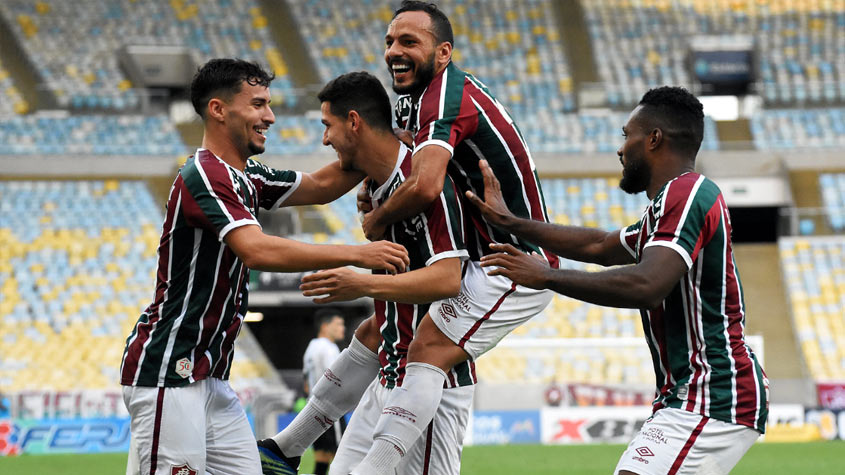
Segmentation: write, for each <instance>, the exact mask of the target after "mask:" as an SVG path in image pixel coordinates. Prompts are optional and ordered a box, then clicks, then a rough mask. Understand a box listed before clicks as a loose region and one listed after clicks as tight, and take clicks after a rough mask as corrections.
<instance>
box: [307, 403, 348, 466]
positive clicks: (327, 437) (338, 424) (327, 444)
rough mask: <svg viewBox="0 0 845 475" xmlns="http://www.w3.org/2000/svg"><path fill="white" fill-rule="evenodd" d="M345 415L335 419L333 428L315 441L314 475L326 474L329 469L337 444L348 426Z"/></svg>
mask: <svg viewBox="0 0 845 475" xmlns="http://www.w3.org/2000/svg"><path fill="white" fill-rule="evenodd" d="M345 420H346V419H344V417H341V418H339V419H338V420H337V421H335V423H334V425H333V426H332V428H331V429H329V430H327V431H325V432H323V435H321V436H320V437H317V440H315V441H314V475H326V473H328V470H329V464H331V463H332V459H334V457H335V453H336V452H337V446H338V443H339V441H340V438H341V436H342V435H343V432H342V431H343V427H346V424H345Z"/></svg>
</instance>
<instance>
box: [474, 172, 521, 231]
mask: <svg viewBox="0 0 845 475" xmlns="http://www.w3.org/2000/svg"><path fill="white" fill-rule="evenodd" d="M478 166H479V168H480V169H481V175H482V176H483V177H484V200H483V201H482V200H481V198H479V197H478V195H476V194H475V193H473V192H472V191H469V190H467V192H466V197H467V199H469V201H470V202H471V203H472V204H474V205H475V206H476V207H478V209H479V210H480V211H481V214H482V215H483V216H484V219H485V220H486V221H487V222H488V223H490V224H492V225H493V226H498V227H500V228H506V226H507V224H508V222H509V220H510V219H511V218H513V217H514V216H513V213H511V212H510V210H509V209H508V206H507V205H506V204H505V200H504V198H503V197H502V186H501V184H500V183H499V180H498V179H497V178H496V175H494V174H493V169H491V168H490V165H489V164H488V163H487V160H480V161H479V162H478Z"/></svg>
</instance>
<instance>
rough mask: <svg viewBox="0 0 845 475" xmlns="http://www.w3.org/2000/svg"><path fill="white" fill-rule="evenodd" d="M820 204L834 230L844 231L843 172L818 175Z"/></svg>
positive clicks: (844, 191)
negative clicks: (820, 195)
mask: <svg viewBox="0 0 845 475" xmlns="http://www.w3.org/2000/svg"><path fill="white" fill-rule="evenodd" d="M819 189H820V191H821V194H822V206H823V207H824V212H825V214H826V215H827V219H828V222H829V223H830V227H831V229H833V231H834V232H837V233H839V232H843V231H845V173H822V174H821V175H819Z"/></svg>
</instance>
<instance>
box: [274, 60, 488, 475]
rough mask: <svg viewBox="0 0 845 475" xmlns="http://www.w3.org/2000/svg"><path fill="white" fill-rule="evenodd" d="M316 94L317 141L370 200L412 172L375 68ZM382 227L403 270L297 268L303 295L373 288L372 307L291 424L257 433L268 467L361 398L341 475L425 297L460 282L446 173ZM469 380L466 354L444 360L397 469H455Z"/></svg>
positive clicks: (355, 460) (395, 382)
mask: <svg viewBox="0 0 845 475" xmlns="http://www.w3.org/2000/svg"><path fill="white" fill-rule="evenodd" d="M319 98H320V100H321V101H322V119H323V124H325V127H326V131H325V135H324V138H323V143H324V144H326V145H331V146H332V147H333V148H334V149H335V150H336V151H337V154H338V158H339V160H340V163H341V164H342V166H343V168H344V169H356V170H362V171H364V172H365V173H366V174H367V176H368V177H369V182H368V183H369V184H368V188H367V189H368V194H369V196H370V197H371V201H372V203H373V205H374V206H376V207H379V206H381V205H383V204H384V203H385V202H389V201H390V199H392V198H391V194H392V193H393V191H394V190H396V188H397V187H398V186H399V185H400V184H401V183H402V181H403V180H404V179H405V177H406V176H407V175H408V174H409V173H410V172H411V150H410V149H408V147H407V146H405V145H404V144H403V143H401V142H400V141H399V140H398V139H397V138H396V137H395V136H394V134H393V132H392V130H391V124H390V100H389V99H388V97H387V92H386V91H385V90H384V88H383V87H382V86H381V84H380V83H379V82H378V80H377V79H376V78H375V77H374V76H372V75H370V74H367V73H349V74H345V75H342V76H340V77H338V78H336V79H334V80H333V81H332V82H330V83H329V84H328V85H326V87H325V88H324V89H323V91H322V92H320V94H319ZM386 237H388V238H389V239H390V240H391V241H393V242H396V243H398V244H402V245H404V246H405V248H406V249H408V254H409V256H410V259H411V265H410V268H409V271H408V272H405V273H404V274H401V275H397V276H390V275H385V274H384V273H374V274H360V273H357V272H353V271H351V270H349V269H332V270H327V271H321V272H318V273H315V274H312V275H309V276H306V277H305V278H303V284H302V286H301V288H302V289H303V290H304V294H305V295H306V296H319V295H327V296H325V297H322V298H317V299H315V301H316V302H318V303H327V302H335V301H340V300H350V299H355V298H358V297H363V296H370V297H374V298H375V299H376V301H375V310H376V312H375V315H374V316H372V317H370V318H369V319H368V320H366V321H365V322H364V323H363V324H362V325H361V326H360V327H359V328H358V329H357V330H356V332H355V338H354V339H353V343H352V344H351V345H350V348H349V350H347V351H344V353H343V354H342V356H341V358H340V359H339V360H338V361H337V362H336V363H335V364H333V365H332V366H331V367H330V368H329V370H328V371H326V373H325V376H324V377H323V378H321V379H320V381H319V382H318V383H317V384H316V385H315V387H314V391H313V393H312V398H311V399H310V400H309V403H308V405H307V406H306V408H305V409H303V411H302V412H301V413H300V414H299V415H298V416H297V417H296V419H295V420H294V421H293V422H292V423H291V425H290V426H289V427H288V428H286V429H285V430H284V431H282V432H281V433H279V434H278V435H276V436H275V437H273V438H272V439H266V440H263V441H260V442H259V445H260V446H261V447H260V452H261V455H262V463H263V464H264V470H265V473H267V474H278V473H282V474H287V473H295V472H294V471H293V469H295V468H296V466H297V465H298V463H299V461H298V458H299V456H300V455H301V454H302V452H303V451H304V450H305V448H306V447H307V446H308V444H309V443H310V440H313V439H314V438H315V437H316V436H317V435H319V434H320V433H321V432H322V431H324V430H325V426H324V424H326V423H327V422H328V421H333V420H336V419H337V418H339V417H342V415H343V414H344V413H345V412H346V411H348V410H350V409H352V408H353V407H354V406H355V404H356V403H358V401H359V400H360V403H358V406H357V408H355V412H354V413H353V415H352V419H351V421H350V423H349V427H348V429H347V431H346V433H345V434H344V436H343V439H342V440H341V444H340V447H339V448H338V452H337V456H336V457H335V460H334V462H333V463H332V466H331V470H330V473H331V474H342V475H347V474H348V473H349V471H350V470H351V469H353V468H354V467H356V466H357V465H358V464H359V463H360V462H361V460H362V459H363V458H364V456H365V455H366V454H367V451H368V450H369V449H370V447H371V445H372V444H373V430H374V428H375V426H376V423H377V422H378V420H379V417H380V416H381V414H382V410H383V409H384V408H385V406H386V404H387V400H388V397H389V395H390V394H391V393H392V392H394V391H396V390H398V388H400V387H402V386H404V384H405V381H406V378H407V372H406V371H407V368H408V365H407V362H408V358H409V347H411V341H412V339H413V338H414V334H415V332H416V330H417V329H418V325H420V322H422V321H423V316H424V315H426V312H427V311H428V308H429V305H428V302H432V301H435V300H439V299H444V298H448V297H452V296H455V295H456V294H457V293H458V291H459V290H460V285H461V284H460V281H461V262H462V261H464V260H466V258H467V257H468V253H467V251H466V249H465V246H464V223H463V215H462V207H461V197H460V194H459V192H458V190H457V187H455V185H454V184H453V183H452V181H451V180H450V179H449V178H448V177H447V178H446V179H445V180H444V181H443V184H442V186H441V192H440V194H439V196H438V199H437V200H435V201H434V202H433V203H432V204H431V205H429V207H428V208H427V209H426V210H425V211H424V212H423V213H421V214H419V215H417V216H413V217H412V218H410V219H406V220H404V221H401V222H399V223H396V224H394V225H392V226H390V227H389V228H388V230H387V234H386ZM376 375H378V379H375V377H376ZM475 382H476V378H475V367H474V364H473V363H472V362H471V361H463V362H461V363H459V364H458V365H456V366H455V367H454V368H449V369H448V377H447V378H446V381H445V388H446V389H445V390H443V398H442V401H441V403H440V406H439V407H437V411H436V414H435V415H434V419H433V421H432V422H431V423H428V424H427V427H426V431H427V432H426V437H425V438H420V439H419V440H418V441H416V443H415V444H413V445H412V446H409V449H410V450H409V453H408V455H407V456H406V457H405V458H404V459H403V460H402V465H401V466H400V471H401V472H402V473H438V474H455V475H457V474H458V473H460V457H461V447H462V445H463V438H464V432H465V429H466V424H467V421H468V419H469V407H470V404H471V402H472V397H473V392H474V387H475V386H474V384H475ZM443 384H444V383H443V381H441V385H443ZM365 391H366V392H365ZM362 394H363V398H362V397H361V396H362ZM388 409H392V410H396V411H401V409H400V408H390V407H388ZM406 416H407V414H406ZM285 466H287V468H285Z"/></svg>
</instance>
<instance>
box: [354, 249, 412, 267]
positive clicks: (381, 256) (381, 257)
mask: <svg viewBox="0 0 845 475" xmlns="http://www.w3.org/2000/svg"><path fill="white" fill-rule="evenodd" d="M355 248H356V251H357V252H358V259H356V261H355V262H356V263H357V264H356V265H357V266H358V267H363V268H365V269H375V270H379V269H384V270H385V271H387V272H388V273H390V274H398V273H400V272H405V269H407V268H408V266H409V265H410V264H411V260H410V259H409V258H408V251H406V250H405V247H403V246H402V245H401V244H396V243H393V242H390V241H376V242H371V243H369V244H362V245H360V246H355Z"/></svg>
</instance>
